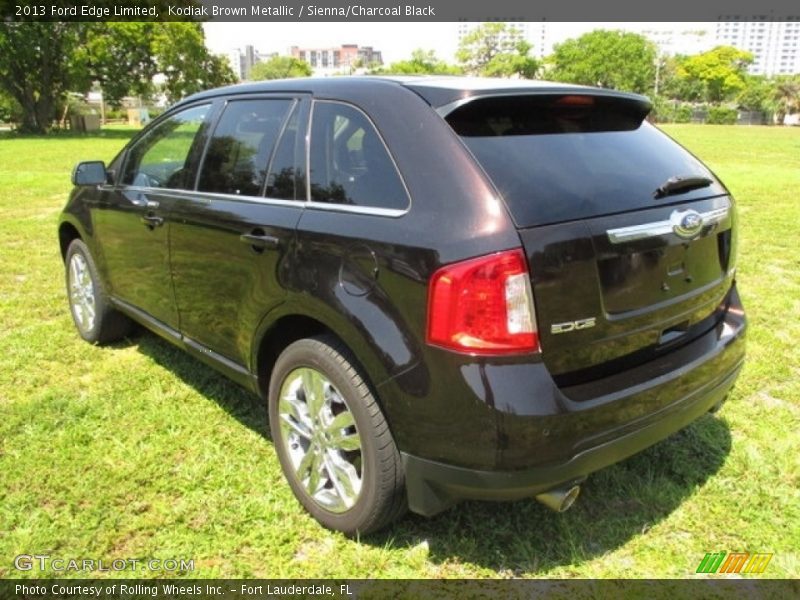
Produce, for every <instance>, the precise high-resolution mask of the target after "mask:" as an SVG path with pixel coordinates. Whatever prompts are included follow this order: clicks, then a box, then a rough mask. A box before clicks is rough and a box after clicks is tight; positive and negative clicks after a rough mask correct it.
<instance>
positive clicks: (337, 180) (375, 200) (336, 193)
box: [311, 102, 408, 209]
mask: <svg viewBox="0 0 800 600" xmlns="http://www.w3.org/2000/svg"><path fill="white" fill-rule="evenodd" d="M311 199H312V200H314V201H316V202H329V203H334V204H350V205H355V206H367V207H375V208H392V209H405V208H406V207H407V206H408V196H407V195H406V191H405V187H404V186H403V183H402V182H401V180H400V176H399V175H398V173H397V169H396V168H395V166H394V163H393V162H392V159H391V158H390V157H389V154H388V152H387V151H386V147H385V146H384V145H383V142H382V141H381V138H380V137H379V136H378V133H377V132H376V131H375V128H374V127H373V126H372V124H371V123H370V122H369V120H368V119H367V117H366V116H365V115H364V114H363V113H362V112H361V111H359V110H356V109H355V108H353V107H351V106H347V105H346V104H339V103H334V102H317V103H315V105H314V116H313V120H312V126H311Z"/></svg>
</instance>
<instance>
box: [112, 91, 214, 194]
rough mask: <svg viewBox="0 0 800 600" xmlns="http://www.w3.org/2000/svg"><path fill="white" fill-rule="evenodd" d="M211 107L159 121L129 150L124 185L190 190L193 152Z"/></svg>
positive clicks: (200, 107)
mask: <svg viewBox="0 0 800 600" xmlns="http://www.w3.org/2000/svg"><path fill="white" fill-rule="evenodd" d="M209 109H210V105H209V104H204V105H202V106H195V107H193V108H189V109H187V110H184V111H182V112H179V113H178V114H176V115H173V116H171V117H169V118H167V119H166V120H164V121H162V122H160V123H159V124H158V125H156V126H155V127H153V128H152V129H151V130H150V131H149V132H147V133H146V134H145V135H144V136H143V137H142V138H141V139H140V140H138V141H137V142H136V144H135V145H134V146H133V147H132V148H131V149H130V150H129V152H128V159H127V161H126V163H125V172H124V175H123V178H122V183H124V184H126V185H134V186H138V187H152V188H169V189H176V190H188V189H191V188H192V186H193V184H194V177H193V173H192V168H191V161H192V157H193V154H194V153H193V152H192V150H193V149H194V148H195V147H196V141H197V138H198V132H199V131H200V129H201V128H202V126H203V124H204V123H205V119H206V117H207V116H208V113H209Z"/></svg>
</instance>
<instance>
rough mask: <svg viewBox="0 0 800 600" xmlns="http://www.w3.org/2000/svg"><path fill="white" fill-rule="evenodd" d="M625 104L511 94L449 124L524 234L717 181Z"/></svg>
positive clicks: (452, 117) (459, 112)
mask: <svg viewBox="0 0 800 600" xmlns="http://www.w3.org/2000/svg"><path fill="white" fill-rule="evenodd" d="M645 113H646V108H643V107H642V105H641V104H638V103H635V102H632V101H628V100H626V99H620V98H613V97H612V98H605V97H593V96H585V95H583V96H581V95H570V96H564V95H560V96H510V97H499V98H497V97H496V98H486V99H479V100H474V101H472V102H470V103H469V104H467V105H465V106H463V107H461V108H459V109H456V110H455V111H453V112H452V113H450V114H449V115H448V116H447V121H448V123H449V124H450V126H451V127H452V128H453V129H454V130H455V132H456V133H457V134H458V135H459V136H460V137H461V138H462V140H463V141H464V143H465V144H466V145H467V146H468V147H469V149H470V151H471V152H472V153H473V155H474V156H475V158H476V159H477V160H478V162H479V163H480V164H481V166H482V167H483V169H484V170H485V171H486V173H487V174H488V175H489V177H490V178H491V179H492V181H493V182H494V184H495V186H496V187H497V189H498V190H499V191H500V193H501V194H502V195H503V197H504V198H505V201H506V203H507V205H508V207H509V210H510V211H511V213H512V216H513V217H514V220H515V221H516V223H517V225H518V226H520V227H531V226H535V225H545V224H548V223H556V222H560V221H569V220H573V219H584V218H589V217H594V216H600V215H608V214H613V213H619V212H625V211H629V210H636V209H639V208H650V207H653V206H657V205H658V203H667V202H672V201H683V200H690V199H695V198H701V197H707V196H709V195H712V194H714V193H722V192H721V190H720V189H719V188H718V187H716V186H714V187H706V188H703V189H696V190H692V191H689V192H684V193H681V194H680V195H675V196H671V197H670V198H667V199H665V200H660V201H657V200H655V199H654V192H655V190H656V189H657V188H659V187H660V186H661V185H663V184H664V183H665V182H666V181H667V180H668V179H669V178H670V177H675V176H678V177H688V176H700V177H708V178H710V179H713V175H712V174H711V173H710V172H709V171H708V169H706V168H705V167H704V166H703V165H702V164H701V163H700V162H699V161H698V160H697V159H696V158H694V157H693V156H692V155H691V154H689V153H688V152H686V151H685V150H684V149H683V148H681V147H680V146H679V145H678V144H676V143H675V142H673V141H672V140H671V139H670V138H669V137H667V136H666V135H664V134H663V133H661V132H660V131H658V130H657V129H656V128H655V127H653V126H651V125H650V124H649V123H647V122H646V121H643V118H644V116H645Z"/></svg>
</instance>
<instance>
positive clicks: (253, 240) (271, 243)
mask: <svg viewBox="0 0 800 600" xmlns="http://www.w3.org/2000/svg"><path fill="white" fill-rule="evenodd" d="M239 241H240V242H242V243H243V244H247V245H248V246H252V247H253V248H258V249H261V250H263V249H264V248H277V247H278V245H279V244H280V240H279V239H278V238H276V237H275V236H274V235H266V234H263V233H243V234H242V235H240V236H239Z"/></svg>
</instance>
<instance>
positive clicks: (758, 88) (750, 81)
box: [736, 75, 775, 111]
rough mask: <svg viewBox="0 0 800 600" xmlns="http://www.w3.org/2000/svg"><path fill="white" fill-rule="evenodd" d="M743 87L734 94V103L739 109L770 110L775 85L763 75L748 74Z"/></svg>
mask: <svg viewBox="0 0 800 600" xmlns="http://www.w3.org/2000/svg"><path fill="white" fill-rule="evenodd" d="M744 84H745V86H744V88H743V89H742V91H741V92H739V94H738V95H737V96H736V105H737V107H738V108H740V109H741V110H759V111H769V110H771V108H772V107H771V102H772V96H773V92H774V90H775V85H774V84H773V83H772V82H771V81H769V80H768V79H767V78H766V77H764V76H763V75H748V76H746V77H745V79H744Z"/></svg>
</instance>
